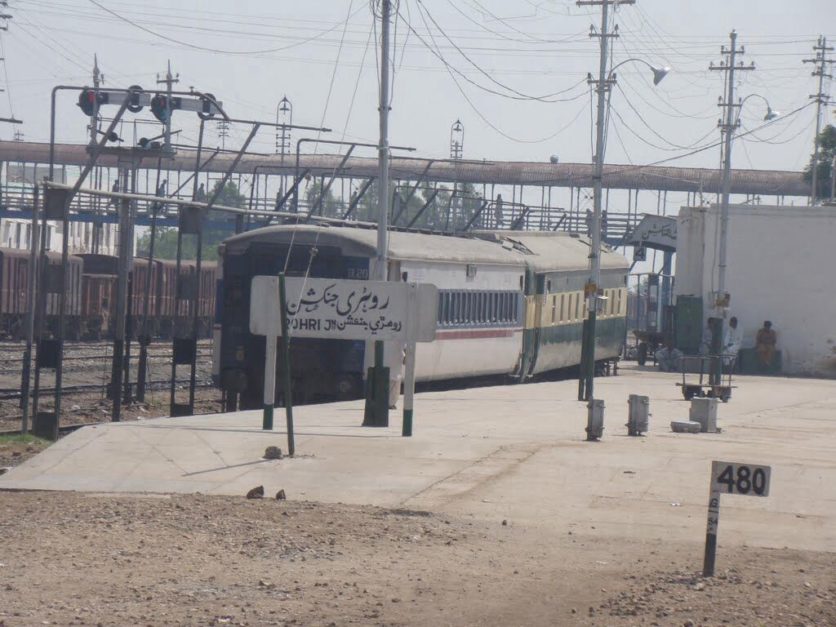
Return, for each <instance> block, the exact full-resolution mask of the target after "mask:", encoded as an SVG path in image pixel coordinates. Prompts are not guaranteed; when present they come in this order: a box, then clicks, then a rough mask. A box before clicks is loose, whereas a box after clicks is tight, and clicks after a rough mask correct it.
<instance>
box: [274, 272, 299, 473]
mask: <svg viewBox="0 0 836 627" xmlns="http://www.w3.org/2000/svg"><path fill="white" fill-rule="evenodd" d="M279 315H280V316H281V322H282V337H281V343H282V363H283V370H284V373H283V376H282V383H283V385H284V412H285V420H286V422H287V454H288V455H290V456H291V457H293V455H294V454H295V453H296V437H295V435H294V432H293V395H292V389H291V382H290V337H288V325H287V292H286V291H285V285H284V272H282V273H281V274H280V275H279ZM273 350H274V351H275V348H274V349H273ZM275 363H276V359H275V355H274V357H273V364H274V366H275ZM273 385H275V376H274V377H273Z"/></svg>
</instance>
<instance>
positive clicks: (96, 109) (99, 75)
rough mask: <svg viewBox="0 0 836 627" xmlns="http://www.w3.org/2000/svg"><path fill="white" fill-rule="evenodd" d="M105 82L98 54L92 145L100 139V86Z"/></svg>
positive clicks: (95, 61) (95, 74) (95, 75)
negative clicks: (100, 69)
mask: <svg viewBox="0 0 836 627" xmlns="http://www.w3.org/2000/svg"><path fill="white" fill-rule="evenodd" d="M102 83H104V74H102V73H101V72H100V71H99V58H98V55H95V54H94V55H93V93H95V94H96V101H95V102H94V103H93V113H92V114H91V115H90V128H89V130H90V145H91V146H95V145H96V143H98V141H99V137H98V133H99V88H100V87H101V86H102Z"/></svg>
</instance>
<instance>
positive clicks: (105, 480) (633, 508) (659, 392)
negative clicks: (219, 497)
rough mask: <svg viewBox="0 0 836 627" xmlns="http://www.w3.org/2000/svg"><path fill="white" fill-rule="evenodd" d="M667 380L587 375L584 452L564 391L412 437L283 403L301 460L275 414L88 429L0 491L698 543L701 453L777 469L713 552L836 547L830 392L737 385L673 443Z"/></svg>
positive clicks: (519, 397)
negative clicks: (633, 422) (255, 495)
mask: <svg viewBox="0 0 836 627" xmlns="http://www.w3.org/2000/svg"><path fill="white" fill-rule="evenodd" d="M677 380H678V377H676V376H674V375H669V374H663V373H658V372H655V371H652V370H649V369H644V368H638V367H628V368H624V369H622V370H621V374H620V375H619V376H618V377H609V378H601V379H596V394H597V396H598V397H600V398H603V399H605V402H606V420H605V425H606V429H605V432H604V437H603V439H602V441H600V442H597V443H589V442H585V441H584V440H585V437H586V434H585V431H584V428H585V426H586V406H585V404H583V403H579V402H578V401H577V400H575V399H576V396H577V382H576V381H562V382H554V383H551V382H550V383H538V384H528V385H510V386H501V387H490V388H476V389H469V390H458V391H451V392H433V393H426V394H421V395H418V396H417V397H416V409H415V412H416V416H415V434H414V436H413V437H412V438H402V437H401V436H400V427H401V423H400V421H401V416H400V412H393V413H392V415H391V418H390V424H391V426H390V427H389V428H385V429H374V428H363V427H361V426H359V425H360V422H361V420H362V402H360V401H353V402H347V403H334V404H328V405H314V406H304V407H297V408H295V418H296V453H297V455H296V457H295V458H293V459H290V458H284V459H281V460H273V461H268V460H265V459H263V458H262V455H263V454H264V451H265V448H266V447H267V446H271V445H275V446H279V447H281V448H282V449H283V450H286V434H285V432H284V431H283V428H280V427H283V425H284V413H283V412H282V411H277V413H276V425H277V429H276V431H273V432H264V431H262V430H261V429H260V426H261V413H260V412H257V411H255V412H239V413H234V414H218V415H212V416H196V417H190V418H176V419H172V418H157V419H150V420H144V421H140V422H130V423H121V424H108V425H97V426H90V427H85V428H83V429H81V430H79V431H77V432H75V433H73V434H71V435H69V436H67V437H65V438H64V439H62V440H61V441H59V442H58V443H56V444H55V445H53V446H52V447H50V448H49V449H47V450H46V451H44V452H43V453H41V454H40V455H38V456H37V457H35V458H33V459H30V460H29V461H27V462H25V463H24V464H22V465H21V466H19V467H17V468H15V469H13V470H12V471H11V472H9V473H8V474H7V475H5V476H2V477H0V489H37V490H74V491H86V492H107V493H112V492H115V493H175V492H186V493H194V492H201V493H206V494H227V495H240V496H243V495H244V494H245V493H246V492H247V491H248V490H249V489H250V488H253V487H255V486H258V485H264V487H265V491H266V493H267V496H272V495H273V494H275V492H276V491H277V490H279V489H280V488H282V489H284V490H285V491H286V493H287V496H288V498H290V499H296V500H300V499H304V500H317V501H325V502H342V503H356V504H370V505H381V506H387V507H403V508H410V509H426V510H433V511H443V512H448V513H451V514H457V515H465V516H468V515H472V516H476V517H479V518H485V519H498V520H502V519H507V520H508V521H509V522H510V523H511V524H514V523H518V522H519V523H525V524H529V525H544V526H547V527H551V528H558V529H566V530H567V532H568V531H572V530H573V529H578V530H581V529H589V528H590V527H592V528H595V529H596V530H597V532H598V533H604V534H612V535H614V536H619V537H625V538H630V537H635V538H659V539H672V540H699V539H700V538H701V537H702V535H703V534H704V533H705V519H706V507H707V499H708V481H709V469H710V463H711V460H715V459H716V460H723V461H735V462H746V463H752V464H765V465H770V466H772V486H771V493H770V495H769V497H768V498H753V497H744V496H734V495H733V496H725V497H723V499H722V506H721V515H720V538H721V542H734V543H737V544H752V545H758V546H768V547H790V548H797V549H809V550H824V551H836V381H823V380H812V379H782V378H763V377H743V378H741V379H739V380H738V381H737V383H738V384H739V386H740V387H739V388H737V389H736V390H735V391H734V397H733V399H732V400H731V402H730V403H728V404H721V405H720V407H719V412H718V414H719V419H718V422H719V425H720V426H721V427H722V429H723V431H722V433H718V434H684V433H672V432H671V430H670V422H671V421H672V420H687V418H688V410H689V403H688V402H686V401H684V400H683V399H682V396H681V394H680V390H679V388H678V387H676V386H675V382H676V381H677ZM629 394H643V395H647V396H649V397H650V410H651V413H652V416H651V421H650V422H651V428H650V432H649V433H648V434H647V436H645V437H628V436H627V431H626V427H625V426H624V425H625V423H626V420H627V398H628V395H629Z"/></svg>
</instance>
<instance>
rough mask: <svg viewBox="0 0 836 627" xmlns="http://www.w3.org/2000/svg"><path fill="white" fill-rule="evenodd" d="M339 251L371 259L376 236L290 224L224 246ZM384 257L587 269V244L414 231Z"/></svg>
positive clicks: (562, 238)
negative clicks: (271, 245)
mask: <svg viewBox="0 0 836 627" xmlns="http://www.w3.org/2000/svg"><path fill="white" fill-rule="evenodd" d="M291 238H292V239H293V241H294V242H296V243H298V244H302V245H312V244H318V245H321V246H328V245H331V246H339V247H340V249H341V250H342V251H343V252H344V253H345V254H350V255H352V254H353V255H358V256H365V257H374V256H375V254H376V251H377V231H376V230H375V229H373V228H363V227H355V226H331V225H317V224H299V225H295V224H291V225H277V226H269V227H264V228H260V229H255V230H252V231H248V232H246V233H241V234H239V235H235V236H233V237H231V238H229V239H227V240H226V241H225V242H224V246H225V248H226V249H227V250H229V251H239V250H242V249H243V248H245V247H247V246H249V245H250V244H252V243H254V242H258V243H290V241H291ZM389 256H390V258H391V259H395V260H402V261H405V260H412V261H415V260H422V261H427V260H444V261H452V262H460V263H492V264H497V265H508V266H519V267H523V266H528V267H529V268H531V269H532V270H534V271H535V272H556V271H576V270H586V269H587V268H588V267H589V239H588V238H585V237H576V236H573V235H570V234H568V233H553V232H529V231H479V232H473V233H470V234H468V235H439V234H431V233H417V232H414V231H411V232H410V231H390V232H389ZM629 267H630V264H629V262H628V261H627V259H625V258H624V257H623V256H622V255H620V254H618V253H616V252H614V251H612V250H610V249H609V248H607V247H603V248H602V253H601V268H602V269H624V270H626V269H627V268H629Z"/></svg>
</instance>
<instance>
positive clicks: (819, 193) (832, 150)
mask: <svg viewBox="0 0 836 627" xmlns="http://www.w3.org/2000/svg"><path fill="white" fill-rule="evenodd" d="M818 144H819V163H818V168H817V173H816V174H817V176H818V180H817V182H816V187H817V188H818V189H817V190H816V198H830V190H831V189H832V188H831V185H832V178H831V177H832V175H833V158H834V156H836V127H834V126H833V125H832V124H828V125H827V126H825V127H824V130H823V131H822V132H821V133H819V136H818ZM804 180H805V181H807V182H808V183H812V181H813V158H812V157H811V158H810V163H808V164H807V167H806V168H804Z"/></svg>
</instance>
